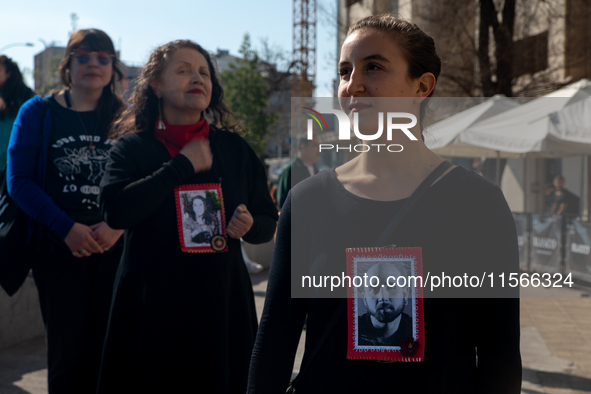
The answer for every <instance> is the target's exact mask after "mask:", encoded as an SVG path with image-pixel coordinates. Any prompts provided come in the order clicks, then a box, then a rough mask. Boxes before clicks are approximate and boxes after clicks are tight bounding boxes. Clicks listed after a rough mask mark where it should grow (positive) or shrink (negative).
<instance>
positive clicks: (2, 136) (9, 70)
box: [0, 55, 34, 171]
mask: <svg viewBox="0 0 591 394" xmlns="http://www.w3.org/2000/svg"><path fill="white" fill-rule="evenodd" d="M33 95H34V94H33V91H32V90H31V89H29V87H28V86H27V85H25V81H23V76H22V74H21V71H20V70H19V68H18V65H17V64H16V63H15V62H13V61H12V59H11V58H9V57H6V56H4V55H0V171H2V170H3V169H4V168H5V167H6V152H7V149H8V141H9V139H10V132H11V131H12V124H13V123H14V120H15V119H16V115H17V114H18V110H19V109H20V107H21V105H23V103H24V102H25V101H27V100H28V99H30V98H31V97H33Z"/></svg>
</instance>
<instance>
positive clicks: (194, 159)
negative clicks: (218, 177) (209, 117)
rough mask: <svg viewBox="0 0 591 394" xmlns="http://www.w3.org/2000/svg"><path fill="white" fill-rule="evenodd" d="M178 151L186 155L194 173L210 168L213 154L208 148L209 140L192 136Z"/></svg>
mask: <svg viewBox="0 0 591 394" xmlns="http://www.w3.org/2000/svg"><path fill="white" fill-rule="evenodd" d="M180 153H181V154H183V155H185V156H187V158H188V159H189V160H190V161H191V163H192V164H193V168H194V169H195V172H196V173H197V172H203V171H207V170H209V169H210V168H211V163H212V161H213V156H212V155H211V150H210V149H209V140H205V139H203V138H194V139H192V140H191V141H189V142H187V144H186V145H185V146H184V147H183V149H181V151H180Z"/></svg>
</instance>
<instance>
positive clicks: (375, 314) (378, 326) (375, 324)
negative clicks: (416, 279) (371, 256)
mask: <svg viewBox="0 0 591 394" xmlns="http://www.w3.org/2000/svg"><path fill="white" fill-rule="evenodd" d="M403 265H404V263H394V262H389V261H382V262H377V263H375V264H373V265H371V266H370V267H369V268H368V269H367V272H366V273H367V276H368V277H369V278H371V277H377V278H379V283H377V281H375V280H374V281H373V282H370V281H368V282H367V286H365V285H364V286H362V287H360V288H359V289H358V293H357V294H358V296H359V297H358V298H357V300H356V302H357V312H358V313H357V316H356V318H357V346H371V347H398V346H399V344H400V341H401V340H402V339H405V338H407V337H409V336H412V335H413V320H412V312H411V311H412V308H411V304H410V303H411V301H412V298H411V289H410V288H409V287H408V286H405V287H398V286H397V285H395V282H394V281H395V280H396V278H398V277H399V276H401V275H404V276H406V270H405V269H404V268H403ZM388 278H390V279H389V281H390V282H389V283H388Z"/></svg>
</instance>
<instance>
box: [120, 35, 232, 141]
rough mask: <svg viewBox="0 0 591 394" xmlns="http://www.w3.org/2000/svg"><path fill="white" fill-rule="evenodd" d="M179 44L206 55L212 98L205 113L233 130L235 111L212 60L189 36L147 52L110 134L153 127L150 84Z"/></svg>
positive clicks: (154, 108) (155, 103) (154, 103)
mask: <svg viewBox="0 0 591 394" xmlns="http://www.w3.org/2000/svg"><path fill="white" fill-rule="evenodd" d="M182 48H190V49H194V50H196V51H197V52H199V53H200V54H202V55H203V57H205V60H206V61H207V65H208V66H209V74H210V76H211V82H212V92H211V101H210V103H209V106H208V107H207V109H206V110H205V115H206V116H208V118H209V119H211V120H212V124H213V125H216V126H221V127H225V128H228V129H230V130H232V131H236V125H235V119H234V115H233V114H232V112H231V111H230V109H229V108H228V106H227V105H226V103H225V100H224V90H223V88H222V85H221V84H220V82H219V79H218V76H217V72H216V67H215V66H214V61H215V60H214V59H213V58H212V57H211V56H210V54H209V53H208V52H207V51H206V50H205V49H203V47H201V45H199V44H197V43H195V42H193V41H191V40H176V41H171V42H169V43H167V44H164V45H162V46H160V47H158V48H156V50H154V52H152V54H151V55H150V58H149V59H148V62H147V63H146V65H145V66H144V68H143V69H142V72H141V74H140V76H139V77H138V80H137V84H136V85H135V88H134V89H133V93H132V94H131V98H130V100H129V104H130V105H129V107H127V109H126V110H125V111H124V112H123V114H122V115H121V117H120V118H119V119H118V120H117V121H116V122H115V123H114V124H113V126H112V128H111V134H110V136H111V138H118V137H120V136H122V135H124V134H128V133H138V132H141V131H146V130H150V129H152V128H153V127H154V125H155V123H156V119H157V118H158V98H157V97H156V94H155V93H154V91H153V90H152V87H151V86H150V84H151V83H152V82H154V81H156V80H157V79H159V78H160V76H161V75H162V72H163V71H164V69H165V67H166V65H167V63H168V60H169V59H170V57H171V56H172V54H173V53H174V52H176V51H177V50H179V49H182Z"/></svg>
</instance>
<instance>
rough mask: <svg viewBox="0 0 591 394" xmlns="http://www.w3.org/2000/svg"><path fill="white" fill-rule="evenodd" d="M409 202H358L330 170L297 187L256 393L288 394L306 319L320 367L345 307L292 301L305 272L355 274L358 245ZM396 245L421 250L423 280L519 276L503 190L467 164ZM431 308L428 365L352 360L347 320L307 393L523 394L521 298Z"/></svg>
mask: <svg viewBox="0 0 591 394" xmlns="http://www.w3.org/2000/svg"><path fill="white" fill-rule="evenodd" d="M404 202H405V200H398V201H391V202H383V201H373V200H369V199H365V198H360V197H358V196H355V195H353V194H351V193H350V192H348V191H347V190H346V189H345V188H344V187H343V186H342V185H341V184H340V183H339V182H338V180H337V178H336V175H335V173H334V171H325V172H323V173H320V174H318V175H316V176H314V177H312V178H310V179H307V180H305V181H304V182H302V183H301V184H299V185H297V186H296V187H294V189H292V190H291V193H290V197H289V198H288V200H287V201H286V204H285V206H284V208H283V210H282V212H281V217H280V220H279V227H278V232H277V242H276V246H275V254H274V257H273V263H272V266H271V272H270V275H269V282H268V286H267V298H266V300H265V308H264V311H263V316H262V319H261V323H260V326H259V331H258V334H257V340H256V343H255V347H254V350H253V357H252V360H251V367H250V368H251V369H250V374H249V385H248V391H247V392H248V393H249V394H255V393H256V394H262V393H280V392H284V390H285V388H286V387H287V385H288V382H289V378H290V375H291V371H292V366H293V360H294V357H295V352H296V349H297V345H298V341H299V338H300V333H301V329H302V325H303V323H304V320H305V318H306V315H307V318H308V320H307V331H306V352H305V354H304V359H303V365H306V364H307V363H308V362H309V356H310V352H311V351H312V350H313V349H314V348H315V347H316V345H317V343H318V341H319V339H320V337H321V336H322V333H323V331H324V328H325V326H326V325H327V323H328V321H329V320H330V318H331V316H332V314H333V311H334V309H335V308H336V305H337V303H338V302H342V300H339V299H326V298H324V299H319V298H292V294H291V290H290V287H291V286H292V285H293V286H294V287H297V286H298V284H299V283H300V281H301V275H302V274H303V275H309V274H310V273H313V274H318V273H322V274H326V273H327V272H328V271H327V269H328V268H330V265H331V263H334V262H341V264H342V265H343V266H344V262H345V249H346V248H348V247H367V246H374V242H375V240H376V239H377V238H378V237H379V235H380V234H381V233H382V232H383V230H384V228H385V227H386V225H387V224H388V223H389V222H390V221H391V219H392V218H393V217H394V215H395V214H396V212H397V211H398V210H399V209H400V208H401V207H402V205H403V204H404ZM390 243H392V244H396V245H397V246H400V247H402V246H408V247H411V246H412V247H416V246H420V247H422V255H423V265H424V272H427V271H430V272H431V273H432V274H433V273H438V272H441V271H445V272H446V273H448V274H449V273H452V271H458V272H459V271H466V272H469V273H476V272H479V273H480V274H481V275H482V272H483V271H488V272H490V271H491V270H495V271H496V272H498V273H500V272H501V271H512V272H518V254H517V237H516V233H515V225H514V222H513V217H512V215H511V212H510V211H509V208H508V206H507V204H506V202H505V199H504V198H503V195H502V193H501V191H500V189H499V188H498V187H496V186H495V185H493V184H491V183H489V182H488V181H486V180H485V179H483V178H481V177H479V176H478V175H475V174H473V173H471V172H469V171H467V170H465V169H463V168H461V167H458V168H455V169H453V170H452V171H451V172H450V173H449V174H447V175H446V176H445V177H444V178H442V179H441V180H440V181H439V182H437V183H436V184H435V185H433V186H431V187H430V188H429V189H428V190H427V191H426V193H425V194H424V195H423V196H422V197H421V199H420V200H419V201H418V202H417V204H416V205H415V207H414V208H413V209H412V211H411V212H410V213H409V214H408V215H407V216H406V218H405V220H404V221H403V222H402V223H401V224H400V226H399V227H398V229H397V230H396V231H395V232H394V234H393V236H392V237H391V239H390V242H389V244H390ZM452 263H453V264H452ZM327 267H328V268H327ZM331 273H333V272H331ZM424 310H425V357H424V361H423V362H417V363H405V362H396V363H379V362H376V361H367V360H347V359H346V352H347V351H346V349H347V336H348V334H347V319H346V317H345V315H343V316H342V317H341V319H340V321H339V322H338V323H337V325H336V327H335V328H334V329H333V331H332V333H331V335H330V336H329V337H328V339H327V340H326V341H325V343H324V345H323V346H322V348H321V350H320V351H319V353H318V354H317V355H316V357H315V358H314V360H313V362H312V364H311V366H310V367H309V369H307V371H306V372H305V374H304V377H303V378H302V380H301V381H300V386H299V387H297V389H298V391H301V392H303V393H371V392H393V391H394V390H396V391H398V390H402V392H408V393H429V394H433V393H450V394H452V393H453V394H461V393H479V394H481V393H490V394H493V393H494V394H501V393H502V394H511V393H515V394H518V393H519V392H520V386H521V359H520V353H519V332H520V331H519V330H520V327H519V300H518V299H517V298H505V299H490V298H480V299H474V298H472V299H469V298H468V299H465V298H464V299H461V298H455V299H454V298H451V299H450V298H447V299H441V298H426V299H424ZM477 356H478V366H477V363H476V359H477ZM404 390H407V391H404Z"/></svg>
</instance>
